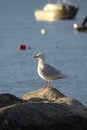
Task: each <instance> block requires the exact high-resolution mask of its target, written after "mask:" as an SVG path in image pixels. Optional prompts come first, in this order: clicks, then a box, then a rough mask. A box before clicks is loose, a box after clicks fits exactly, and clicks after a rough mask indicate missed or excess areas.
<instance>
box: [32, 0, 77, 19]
mask: <svg viewBox="0 0 87 130" xmlns="http://www.w3.org/2000/svg"><path fill="white" fill-rule="evenodd" d="M78 9H79V7H78V5H76V4H73V3H71V2H68V1H66V0H64V1H62V2H57V3H47V4H46V5H45V6H44V7H43V9H42V10H35V12H34V15H35V18H36V20H38V21H57V20H61V19H74V18H75V16H76V13H77V11H78Z"/></svg>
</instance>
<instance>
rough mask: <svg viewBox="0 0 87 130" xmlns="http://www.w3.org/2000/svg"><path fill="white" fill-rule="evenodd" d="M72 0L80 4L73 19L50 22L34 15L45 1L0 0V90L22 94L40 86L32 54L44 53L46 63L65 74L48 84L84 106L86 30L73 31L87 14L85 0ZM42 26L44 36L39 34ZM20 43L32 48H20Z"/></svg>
mask: <svg viewBox="0 0 87 130" xmlns="http://www.w3.org/2000/svg"><path fill="white" fill-rule="evenodd" d="M73 1H74V2H76V3H78V4H79V6H80V10H79V11H78V14H77V16H76V18H75V20H65V21H64V20H60V21H57V22H52V23H49V22H37V21H36V20H35V18H34V11H35V10H36V9H38V8H42V7H43V6H44V4H46V2H47V0H38V1H35V0H3V1H1V0H0V93H12V94H15V95H16V96H18V97H21V96H23V95H24V94H25V93H28V92H30V91H34V90H36V89H39V88H41V87H42V86H43V85H44V81H43V80H42V79H41V78H40V77H39V76H38V74H37V71H36V67H37V60H34V59H33V58H32V57H33V55H35V54H36V53H38V52H43V53H45V54H46V56H47V61H48V63H50V64H51V65H53V66H54V67H56V68H57V69H59V70H61V71H62V72H63V73H65V74H67V75H68V78H67V79H61V80H56V81H53V82H52V83H51V86H53V87H55V88H57V89H58V90H59V91H61V92H62V93H64V94H65V95H66V96H67V97H70V98H75V99H77V100H79V101H81V102H82V103H83V104H85V105H86V106H87V33H79V32H76V31H75V30H73V24H74V23H78V24H80V23H81V22H82V20H83V18H84V17H85V16H86V15H87V0H84V2H83V0H77V1H75V0H73ZM42 28H45V29H46V30H47V34H46V35H42V34H41V33H40V30H41V29H42ZM20 44H24V45H26V46H27V47H30V48H31V49H27V50H25V51H20V50H19V49H18V46H19V45H20Z"/></svg>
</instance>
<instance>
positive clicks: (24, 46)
mask: <svg viewBox="0 0 87 130" xmlns="http://www.w3.org/2000/svg"><path fill="white" fill-rule="evenodd" d="M18 48H19V50H26V49H27V47H26V45H23V44H22V45H19V47H18Z"/></svg>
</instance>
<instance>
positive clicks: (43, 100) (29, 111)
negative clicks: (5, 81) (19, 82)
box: [0, 87, 87, 130]
mask: <svg viewBox="0 0 87 130" xmlns="http://www.w3.org/2000/svg"><path fill="white" fill-rule="evenodd" d="M11 96H12V97H14V98H13V99H12V100H13V102H12V105H11V103H10V102H9V103H8V104H7V106H6V104H5V107H2V108H0V130H10V129H12V130H22V129H23V130H24V129H26V130H28V129H29V130H48V129H49V130H57V129H58V130H66V129H67V130H86V129H87V108H86V107H85V106H84V105H82V104H81V103H80V102H79V101H77V100H75V99H70V98H67V97H66V96H65V95H64V94H62V93H61V92H59V91H58V90H57V89H55V88H53V87H43V88H41V89H39V90H37V91H34V92H30V93H28V94H26V95H24V96H23V97H22V98H21V99H19V98H17V97H15V96H13V95H11ZM1 97H3V96H1ZM4 97H5V94H4ZM6 97H9V94H8V95H6ZM14 99H16V101H15V100H14ZM6 101H7V98H6ZM9 101H10V100H9ZM4 102H5V98H4ZM3 106H4V105H3Z"/></svg>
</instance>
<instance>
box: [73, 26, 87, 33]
mask: <svg viewBox="0 0 87 130" xmlns="http://www.w3.org/2000/svg"><path fill="white" fill-rule="evenodd" d="M75 29H76V30H77V31H79V32H87V26H79V27H77V28H75Z"/></svg>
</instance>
